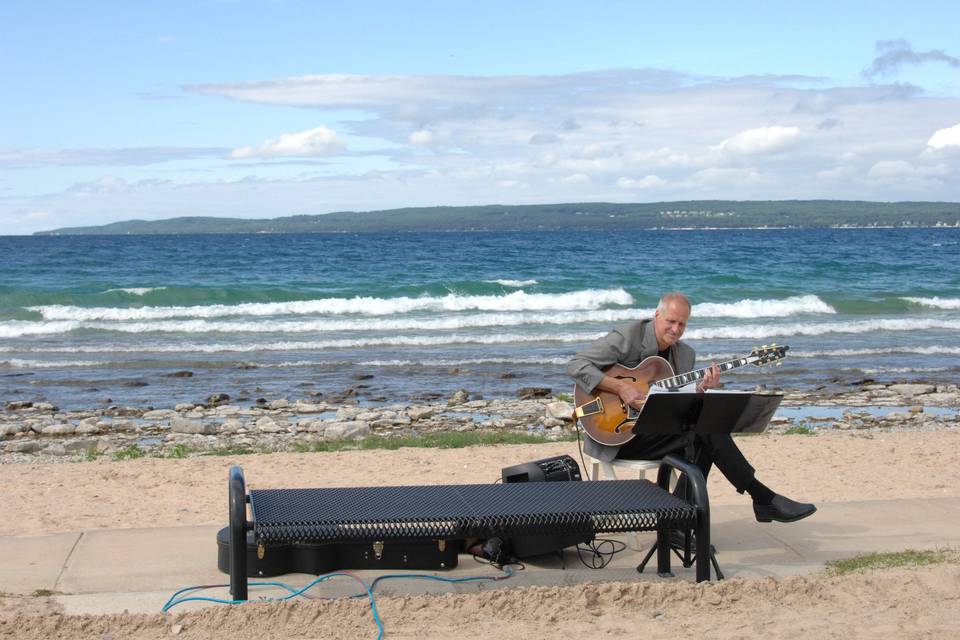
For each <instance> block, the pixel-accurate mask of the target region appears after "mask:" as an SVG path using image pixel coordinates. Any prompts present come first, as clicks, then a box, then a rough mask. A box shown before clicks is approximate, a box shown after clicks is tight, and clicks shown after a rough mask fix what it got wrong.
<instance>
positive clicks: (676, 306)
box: [653, 301, 690, 349]
mask: <svg viewBox="0 0 960 640" xmlns="http://www.w3.org/2000/svg"><path fill="white" fill-rule="evenodd" d="M689 318H690V309H689V308H687V305H685V304H683V303H682V302H677V301H671V302H670V303H668V304H667V306H666V307H665V308H664V310H663V311H660V310H659V309H658V310H657V312H656V313H654V314H653V330H654V332H655V333H656V335H657V344H658V345H659V347H660V348H661V349H666V348H667V347H669V346H672V345H673V344H674V343H676V342H677V340H679V339H680V337H681V336H682V335H683V330H684V329H686V328H687V320H688V319H689Z"/></svg>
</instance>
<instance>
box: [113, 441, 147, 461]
mask: <svg viewBox="0 0 960 640" xmlns="http://www.w3.org/2000/svg"><path fill="white" fill-rule="evenodd" d="M145 455H147V454H146V452H145V451H144V450H143V449H141V448H140V447H139V446H138V445H135V444H131V445H130V446H128V447H124V448H123V449H120V451H117V452H115V453H114V454H113V459H114V460H136V459H137V458H142V457H143V456H145Z"/></svg>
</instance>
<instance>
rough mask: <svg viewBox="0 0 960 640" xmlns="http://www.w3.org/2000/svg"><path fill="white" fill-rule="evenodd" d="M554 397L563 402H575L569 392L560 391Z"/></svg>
mask: <svg viewBox="0 0 960 640" xmlns="http://www.w3.org/2000/svg"><path fill="white" fill-rule="evenodd" d="M553 398H554V399H555V400H560V401H562V402H573V397H571V396H570V394H569V393H558V394H556V395H555V396H553Z"/></svg>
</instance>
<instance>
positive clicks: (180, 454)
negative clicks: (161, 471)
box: [167, 442, 194, 460]
mask: <svg viewBox="0 0 960 640" xmlns="http://www.w3.org/2000/svg"><path fill="white" fill-rule="evenodd" d="M193 452H194V450H193V448H192V447H188V446H187V445H185V444H183V443H182V442H178V443H177V444H175V445H173V448H172V449H171V450H170V452H169V453H168V454H167V457H169V458H176V459H177V460H181V459H183V458H186V457H187V456H189V455H190V454H191V453H193Z"/></svg>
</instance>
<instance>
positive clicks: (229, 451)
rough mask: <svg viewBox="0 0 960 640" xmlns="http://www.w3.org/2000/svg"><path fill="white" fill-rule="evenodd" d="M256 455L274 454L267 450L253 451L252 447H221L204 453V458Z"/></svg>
mask: <svg viewBox="0 0 960 640" xmlns="http://www.w3.org/2000/svg"><path fill="white" fill-rule="evenodd" d="M255 453H273V451H268V450H267V449H265V448H264V449H259V450H258V449H251V448H250V447H221V448H219V449H210V450H209V451H204V452H202V453H201V454H200V455H202V456H249V455H252V454H255Z"/></svg>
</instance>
